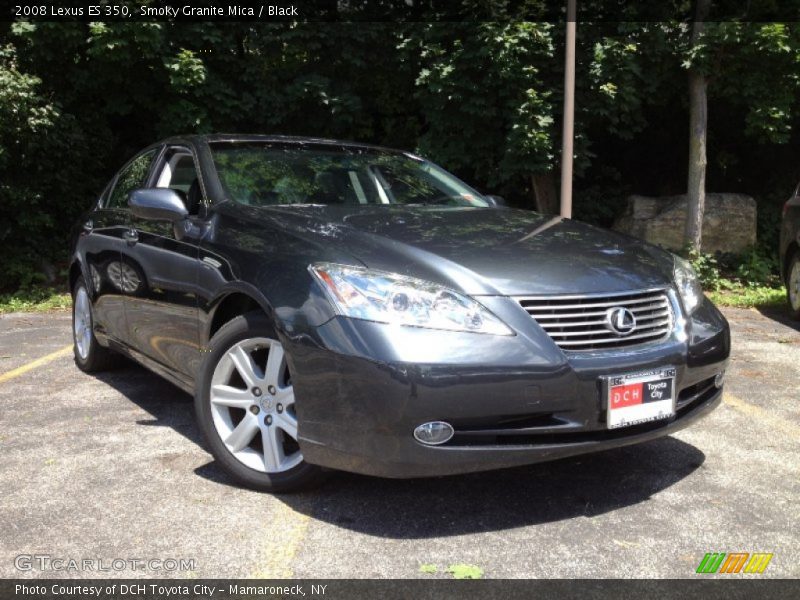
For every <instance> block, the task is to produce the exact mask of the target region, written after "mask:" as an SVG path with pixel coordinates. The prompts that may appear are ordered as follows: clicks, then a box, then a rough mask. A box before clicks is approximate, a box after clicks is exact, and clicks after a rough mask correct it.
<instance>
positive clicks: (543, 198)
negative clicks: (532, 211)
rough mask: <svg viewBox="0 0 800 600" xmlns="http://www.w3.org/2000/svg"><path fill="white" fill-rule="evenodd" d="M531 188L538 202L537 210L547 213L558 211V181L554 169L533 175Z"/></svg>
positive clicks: (551, 213) (534, 198)
mask: <svg viewBox="0 0 800 600" xmlns="http://www.w3.org/2000/svg"><path fill="white" fill-rule="evenodd" d="M531 189H532V190H533V200H534V202H535V203H536V212H540V213H542V214H545V215H553V214H557V213H558V196H557V195H556V182H555V178H554V176H553V172H552V171H548V172H547V173H536V174H535V175H531Z"/></svg>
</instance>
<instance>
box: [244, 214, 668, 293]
mask: <svg viewBox="0 0 800 600" xmlns="http://www.w3.org/2000/svg"><path fill="white" fill-rule="evenodd" d="M255 210H257V211H258V212H259V213H261V214H262V216H266V214H265V213H269V215H270V216H269V218H270V220H274V221H277V223H276V224H277V225H279V226H281V227H282V228H284V229H287V228H288V229H289V230H292V231H293V232H294V233H295V234H296V235H300V236H303V237H309V238H314V239H313V241H314V242H316V243H318V244H320V243H321V244H322V245H323V246H324V247H327V248H330V249H331V250H336V251H337V254H339V255H341V253H343V252H344V253H347V254H349V255H350V256H352V257H353V258H355V259H356V260H358V261H359V262H361V263H362V264H364V265H365V266H367V267H370V268H375V269H382V270H385V271H390V272H394V273H402V274H404V275H408V276H412V277H419V278H422V279H426V280H430V281H436V282H438V283H441V284H444V285H448V286H450V287H455V288H457V289H461V290H462V291H464V292H466V293H468V294H472V295H525V294H564V293H594V292H621V291H630V290H639V289H646V288H653V287H662V286H665V285H669V284H670V283H671V281H672V269H673V259H672V256H671V255H670V254H668V253H667V252H664V251H663V250H660V249H659V248H656V247H655V246H651V245H649V244H646V243H644V242H641V241H638V240H636V239H634V238H630V237H628V236H625V235H622V234H619V233H615V232H612V231H608V230H604V229H599V228H597V227H593V226H590V225H586V224H584V223H580V222H578V221H573V220H570V219H562V218H560V217H552V216H544V215H541V214H538V213H535V212H531V211H525V210H511V209H494V208H460V207H454V208H450V207H423V206H418V207H400V206H392V207H389V206H370V207H358V206H356V207H353V206H325V207H322V206H291V207H285V208H278V207H274V208H268V209H255ZM310 241H311V240H310Z"/></svg>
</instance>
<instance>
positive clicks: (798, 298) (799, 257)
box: [786, 250, 800, 321]
mask: <svg viewBox="0 0 800 600" xmlns="http://www.w3.org/2000/svg"><path fill="white" fill-rule="evenodd" d="M794 269H797V270H798V272H800V250H795V251H794V252H792V254H791V256H789V260H788V261H787V263H786V303H787V304H788V305H789V315H791V317H792V318H793V319H795V320H797V321H800V292H798V293H796V294H795V303H794V305H793V304H792V292H791V289H790V286H791V285H792V271H793V270H794Z"/></svg>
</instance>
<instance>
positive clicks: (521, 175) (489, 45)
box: [0, 0, 800, 289]
mask: <svg viewBox="0 0 800 600" xmlns="http://www.w3.org/2000/svg"><path fill="white" fill-rule="evenodd" d="M423 4H424V3H421V4H420V5H419V7H420V8H419V10H420V11H423V12H421V13H420V19H419V20H418V21H416V22H387V21H384V22H370V23H365V22H353V23H345V22H337V23H306V24H302V23H294V24H293V23H270V24H264V25H255V24H248V23H180V24H178V23H168V22H162V23H130V22H115V23H58V24H56V23H24V22H20V23H15V24H14V25H12V26H10V27H8V26H3V27H1V28H0V242H2V245H3V260H2V261H0V289H14V288H16V287H17V286H19V285H20V284H24V283H30V281H29V280H30V277H31V275H30V274H31V273H33V272H36V271H38V270H40V264H41V262H42V261H43V260H48V261H55V262H57V263H58V261H62V262H63V261H64V260H65V259H66V257H67V244H66V240H67V237H68V232H69V228H70V225H71V224H72V223H73V222H74V221H75V219H76V218H77V216H78V215H79V214H80V213H81V212H82V211H84V210H86V209H87V208H88V207H89V206H90V205H91V203H92V201H93V200H94V199H95V198H96V196H97V194H98V193H99V192H100V191H101V189H102V188H103V186H104V185H105V183H106V182H107V181H108V179H109V178H110V176H111V175H112V174H113V173H114V172H115V171H116V170H117V169H118V168H119V166H121V164H122V163H123V162H124V161H125V160H126V159H128V158H129V157H130V156H131V155H132V154H133V153H135V152H136V151H138V150H139V149H141V148H142V147H144V146H145V145H147V144H150V143H152V142H153V141H154V140H157V139H160V138H163V137H166V136H168V135H173V134H179V133H191V132H211V131H239V132H253V133H283V134H296V135H314V136H325V137H337V138H345V139H354V140H361V141H367V142H373V143H378V144H384V145H388V146H393V147H400V148H407V149H409V150H415V151H418V152H420V153H422V154H424V155H426V156H428V157H430V158H431V159H433V160H435V161H437V162H439V163H441V164H442V165H443V166H445V167H446V168H448V169H450V170H453V171H455V172H456V173H458V174H459V175H461V176H462V177H463V178H465V179H466V180H468V181H469V182H470V183H474V184H475V185H476V186H477V187H478V188H480V189H483V190H485V191H488V192H499V193H502V194H503V195H505V196H506V197H507V198H508V199H509V200H510V201H511V203H512V204H515V205H517V206H523V207H532V206H533V205H534V204H533V193H532V185H531V182H532V176H534V175H535V176H543V177H550V178H551V180H555V179H556V178H557V173H558V166H559V161H560V157H559V155H558V149H559V148H560V145H561V140H560V139H559V138H560V113H561V105H562V84H563V23H562V24H548V23H543V22H525V21H518V22H509V19H508V18H507V17H508V13H507V12H504V11H505V10H506V9H505V6H506V3H504V2H488V3H487V2H478V1H472V0H465V1H464V2H462V3H461V4H462V5H463V6H465V7H467V9H469V7H470V6H473V5H474V8H473V9H469V10H473V11H474V12H475V14H476V15H477V16H480V17H482V18H483V19H484V20H477V21H472V22H444V21H439V22H425V16H426V15H425V13H424V10H426V9H425V8H424V6H423ZM520 4H521V5H524V6H525V8H526V10H528V11H529V12H530V11H534V13H535V10H536V7H537V6H539V4H540V3H538V2H536V1H535V0H530V1H528V2H523V3H520ZM584 4H585V5H586V6H588V3H584ZM593 4H597V5H598V6H600V5H602V4H603V2H602V1H600V0H597V1H596V2H595V3H593ZM674 4H681V2H679V1H678V0H675V1H674ZM683 4H687V3H686V2H683ZM415 6H416V5H415ZM684 8H685V7H684ZM363 10H368V8H367V7H366V5H365V6H364V8H363ZM587 10H588V9H587ZM534 13H531V14H534ZM487 18H489V19H492V18H494V19H495V20H485V19H487ZM688 34H689V28H688V26H687V25H686V24H685V23H681V22H670V21H664V20H662V21H659V22H653V23H634V22H620V23H611V22H596V23H592V22H585V21H581V22H580V23H579V26H578V51H577V59H578V64H577V98H576V106H577V113H576V146H575V148H576V157H577V161H576V176H577V181H576V185H575V209H576V215H577V216H578V217H580V218H583V219H587V220H590V221H593V222H596V223H599V224H602V225H609V224H610V222H611V220H612V219H613V217H614V216H615V214H617V213H618V212H619V210H620V208H621V203H622V201H623V199H624V196H625V194H626V193H629V192H637V193H645V194H660V193H670V194H671V193H682V192H684V191H685V185H686V162H687V161H686V146H687V135H688V131H687V130H688V118H687V112H686V68H687V67H688V66H690V65H692V64H698V65H702V68H703V69H706V70H707V72H708V74H709V114H710V119H709V173H708V188H709V189H710V190H711V191H741V192H745V193H751V194H754V195H756V196H757V197H759V198H762V199H764V200H763V201H764V202H765V203H766V202H773V203H777V202H778V201H779V198H780V197H781V196H782V195H785V194H786V193H788V190H789V189H790V187H792V186H791V184H790V183H789V182H788V180H790V179H793V178H794V177H795V176H796V175H797V173H796V171H797V169H796V166H795V164H794V163H793V162H791V161H790V160H789V158H787V157H791V152H790V151H789V150H788V148H791V147H792V146H787V144H792V143H794V142H796V140H797V134H796V128H797V125H798V106H797V98H798V87H799V86H800V81H798V77H799V76H798V73H799V72H800V71H798V69H797V66H798V64H799V63H800V39H799V36H800V27H798V26H797V25H796V24H795V23H792V24H789V25H782V24H772V23H744V22H741V23H736V22H728V23H711V22H709V23H708V26H707V27H706V33H705V39H704V43H703V44H702V46H701V47H700V48H699V49H697V50H696V51H694V52H691V53H690V52H688ZM794 160H795V161H796V158H795V159H794ZM767 213H769V211H765V214H767ZM769 214H775V211H774V210H772V212H771V213H769Z"/></svg>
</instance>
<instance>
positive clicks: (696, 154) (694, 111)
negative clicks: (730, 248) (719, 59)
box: [684, 0, 710, 252]
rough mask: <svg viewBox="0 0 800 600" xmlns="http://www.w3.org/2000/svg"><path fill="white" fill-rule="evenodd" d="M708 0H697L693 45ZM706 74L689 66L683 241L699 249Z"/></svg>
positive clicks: (700, 30)
mask: <svg viewBox="0 0 800 600" xmlns="http://www.w3.org/2000/svg"><path fill="white" fill-rule="evenodd" d="M709 5H710V0H697V4H696V12H695V21H694V25H693V27H692V46H696V45H697V44H699V43H700V38H701V36H702V33H703V26H704V23H703V21H704V19H705V17H706V15H707V14H708V9H709ZM706 90H707V81H706V75H705V73H703V71H702V70H701V69H699V68H698V67H692V68H691V69H689V177H688V182H687V190H686V193H687V196H688V199H689V203H688V211H687V213H686V230H685V234H684V238H685V240H686V244H687V245H688V246H689V247H690V248H692V249H694V250H697V251H698V252H699V251H700V250H701V249H702V246H703V214H704V213H705V204H706V135H707V131H708V100H707V97H706Z"/></svg>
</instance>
